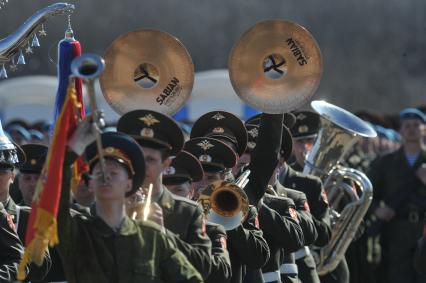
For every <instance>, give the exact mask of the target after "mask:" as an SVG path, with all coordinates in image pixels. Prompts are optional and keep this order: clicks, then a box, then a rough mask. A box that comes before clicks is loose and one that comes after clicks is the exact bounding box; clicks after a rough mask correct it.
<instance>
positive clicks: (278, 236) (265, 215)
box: [259, 204, 304, 253]
mask: <svg viewBox="0 0 426 283" xmlns="http://www.w3.org/2000/svg"><path fill="white" fill-rule="evenodd" d="M282 214H283V215H282ZM282 214H280V213H278V212H277V211H275V210H273V209H271V208H269V207H268V206H267V205H266V204H262V206H261V207H260V209H259V219H260V227H261V228H262V231H264V233H265V237H266V238H269V239H271V241H273V242H274V243H276V244H277V245H278V246H279V247H281V248H283V249H284V250H286V251H287V252H290V253H291V252H295V251H297V250H298V249H300V248H301V247H303V245H304V238H303V232H302V228H301V227H300V225H299V223H297V222H296V220H294V219H293V218H292V217H291V215H290V213H287V214H284V213H282Z"/></svg>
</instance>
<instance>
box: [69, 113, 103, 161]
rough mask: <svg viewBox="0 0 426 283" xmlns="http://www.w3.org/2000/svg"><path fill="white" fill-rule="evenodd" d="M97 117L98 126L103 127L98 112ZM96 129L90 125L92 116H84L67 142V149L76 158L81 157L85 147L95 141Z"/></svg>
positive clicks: (101, 116) (101, 118)
mask: <svg viewBox="0 0 426 283" xmlns="http://www.w3.org/2000/svg"><path fill="white" fill-rule="evenodd" d="M98 117H100V122H99V124H100V125H101V126H103V125H104V121H103V113H102V112H98ZM96 128H97V126H96V125H95V124H93V123H92V116H91V115H88V116H86V117H85V118H84V119H83V120H82V121H81V122H80V123H79V124H78V125H77V128H76V129H75V130H74V133H73V134H72V136H71V138H70V139H69V141H68V147H69V148H70V149H71V150H72V151H74V152H75V153H76V154H77V155H78V156H80V155H82V154H83V152H84V150H85V149H86V147H87V146H88V145H89V144H91V143H93V142H94V141H95V140H96V131H97V129H96Z"/></svg>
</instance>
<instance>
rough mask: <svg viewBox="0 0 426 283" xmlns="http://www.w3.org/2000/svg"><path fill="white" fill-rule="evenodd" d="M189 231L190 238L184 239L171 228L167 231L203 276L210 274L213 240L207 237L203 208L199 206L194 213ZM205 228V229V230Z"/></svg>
mask: <svg viewBox="0 0 426 283" xmlns="http://www.w3.org/2000/svg"><path fill="white" fill-rule="evenodd" d="M191 223H192V224H191V226H190V228H189V231H188V235H189V236H188V239H186V241H184V240H182V239H181V238H180V237H179V235H176V234H174V233H173V232H171V231H170V230H167V231H166V233H167V235H168V236H170V238H171V240H172V241H173V243H174V244H175V246H176V247H177V248H178V249H179V250H180V251H181V252H182V253H183V254H184V255H185V256H186V257H187V258H188V260H189V261H190V262H191V263H192V265H194V266H195V268H196V269H197V270H198V271H199V272H200V273H201V275H202V276H203V278H207V277H208V275H209V274H210V268H211V266H210V255H211V254H210V251H211V241H210V239H209V237H207V235H206V232H205V230H204V229H205V227H204V224H203V213H202V211H201V208H199V207H197V208H196V209H195V213H194V215H193V221H191ZM203 230H204V231H203Z"/></svg>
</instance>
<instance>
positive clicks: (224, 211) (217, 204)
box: [198, 170, 250, 231]
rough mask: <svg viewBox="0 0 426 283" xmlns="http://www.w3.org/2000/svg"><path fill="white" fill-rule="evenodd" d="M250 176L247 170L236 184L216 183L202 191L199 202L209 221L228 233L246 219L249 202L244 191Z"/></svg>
mask: <svg viewBox="0 0 426 283" xmlns="http://www.w3.org/2000/svg"><path fill="white" fill-rule="evenodd" d="M249 174H250V170H246V171H244V173H243V174H242V175H241V176H240V177H239V178H238V180H236V182H235V183H233V182H227V181H216V182H213V183H211V184H209V185H208V186H207V187H206V188H205V189H204V190H203V191H202V193H201V195H200V197H199V199H198V202H199V203H200V204H201V205H202V207H203V210H204V215H205V216H206V218H207V220H208V221H210V222H213V223H217V224H220V225H222V226H223V227H224V228H225V230H227V231H228V230H232V229H235V228H236V227H237V226H238V225H240V224H241V223H242V222H243V221H244V220H245V219H246V217H247V213H248V208H249V201H248V197H247V195H246V193H245V192H244V190H243V189H244V187H245V186H246V185H247V183H248V181H249V180H248V175H249Z"/></svg>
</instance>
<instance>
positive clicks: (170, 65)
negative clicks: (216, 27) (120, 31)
mask: <svg viewBox="0 0 426 283" xmlns="http://www.w3.org/2000/svg"><path fill="white" fill-rule="evenodd" d="M104 58H105V71H104V72H103V74H102V76H101V77H100V85H101V89H102V93H103V95H104V97H105V99H106V100H107V102H108V103H109V105H110V106H111V107H112V108H113V109H114V110H115V111H116V112H117V113H119V114H125V113H127V112H129V111H132V110H136V109H150V110H154V111H158V112H161V113H164V114H168V115H172V114H174V113H176V112H177V111H178V110H179V109H180V108H181V107H182V106H183V105H184V104H185V102H186V100H187V99H188V98H189V96H190V94H191V91H192V87H193V83H194V65H193V63H192V60H191V57H190V55H189V53H188V52H187V50H186V48H185V47H184V46H183V44H182V43H181V42H180V41H179V40H178V39H177V38H176V37H174V36H172V35H170V34H168V33H166V32H162V31H158V30H151V29H140V30H136V31H132V32H129V33H126V34H124V35H121V36H120V37H118V38H117V39H115V40H114V41H113V43H112V44H111V45H110V46H109V48H108V49H107V51H106V52H105V55H104Z"/></svg>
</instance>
